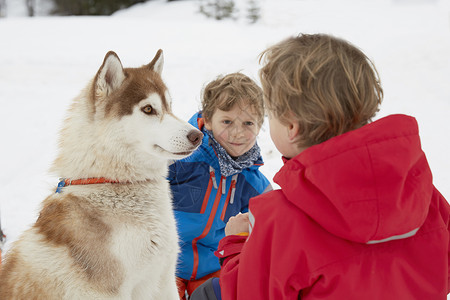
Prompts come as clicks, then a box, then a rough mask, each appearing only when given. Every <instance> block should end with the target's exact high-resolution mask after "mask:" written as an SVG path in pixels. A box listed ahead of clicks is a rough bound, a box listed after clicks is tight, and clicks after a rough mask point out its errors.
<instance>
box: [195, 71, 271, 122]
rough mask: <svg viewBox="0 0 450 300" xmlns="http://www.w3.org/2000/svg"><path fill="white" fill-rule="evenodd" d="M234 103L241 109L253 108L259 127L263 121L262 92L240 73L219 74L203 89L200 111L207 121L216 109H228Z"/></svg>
mask: <svg viewBox="0 0 450 300" xmlns="http://www.w3.org/2000/svg"><path fill="white" fill-rule="evenodd" d="M235 104H238V105H239V106H240V108H241V109H242V110H253V112H254V113H256V115H257V117H258V119H257V120H256V121H257V123H258V126H259V127H261V125H262V123H263V121H264V101H263V92H262V89H261V88H260V87H259V86H258V85H257V84H256V83H255V82H254V81H253V80H251V79H250V78H249V77H248V76H246V75H244V74H242V73H231V74H228V75H225V76H219V77H217V78H216V79H215V80H213V81H211V82H210V83H208V84H207V85H206V87H205V88H204V90H203V95H202V113H203V117H204V118H205V120H207V121H208V120H211V118H212V116H213V114H214V112H215V111H216V109H220V110H224V111H229V110H230V109H231V108H232V107H233V106H234V105H235Z"/></svg>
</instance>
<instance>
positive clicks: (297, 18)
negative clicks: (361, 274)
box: [0, 0, 450, 245]
mask: <svg viewBox="0 0 450 300" xmlns="http://www.w3.org/2000/svg"><path fill="white" fill-rule="evenodd" d="M237 1H238V2H239V1H242V0H237ZM22 2H23V3H24V2H25V1H19V0H7V3H8V5H9V6H8V17H7V18H3V19H0V141H1V147H0V209H1V221H2V227H3V229H4V230H5V233H6V234H7V235H8V241H9V242H11V241H13V240H14V239H16V238H17V237H18V235H19V234H20V232H22V231H23V230H24V229H26V228H27V227H28V226H29V225H30V224H31V223H32V222H34V220H35V219H36V216H37V211H38V206H39V203H40V201H42V200H43V199H44V198H45V197H46V195H48V194H49V193H52V192H53V190H54V187H55V185H56V183H57V177H55V176H53V175H51V174H47V170H48V168H49V166H50V164H51V162H52V160H53V159H54V157H55V152H56V146H57V144H56V137H57V134H58V130H59V128H60V126H61V122H62V120H63V118H64V116H65V110H66V109H67V107H68V105H69V103H70V102H71V100H72V99H73V98H74V97H75V96H76V95H77V94H78V92H79V90H80V89H81V88H83V87H84V86H85V85H86V83H87V81H88V80H89V79H90V78H91V77H93V76H94V74H95V72H96V71H97V69H98V68H99V67H100V65H101V63H102V61H103V57H104V55H105V54H106V52H107V51H109V50H114V51H116V52H117V53H118V54H119V56H120V58H121V60H122V63H123V64H124V66H127V67H134V66H140V65H142V64H146V63H148V62H150V60H151V59H152V58H153V56H154V54H155V53H156V51H157V50H158V49H159V48H162V49H163V50H164V55H165V66H164V72H163V77H164V79H165V80H166V82H167V84H168V86H169V89H170V90H171V94H172V97H173V99H174V108H175V113H176V114H178V115H179V116H181V117H182V118H185V119H188V118H189V117H190V116H191V115H192V114H193V113H194V112H195V111H196V110H197V109H198V108H199V102H200V91H201V88H202V87H203V85H204V84H205V83H207V82H208V81H210V80H211V79H213V78H214V77H216V76H217V75H218V74H223V73H227V72H235V71H242V72H244V73H246V74H248V75H249V76H251V77H252V78H254V79H256V80H257V79H258V76H257V71H258V69H259V65H258V61H257V56H258V54H259V53H260V52H261V51H262V50H264V49H265V48H266V47H267V46H269V45H271V44H274V43H276V42H278V41H280V40H281V39H284V38H286V37H288V36H292V35H296V34H298V33H301V32H302V33H316V32H324V33H330V34H333V35H335V36H339V37H342V38H345V39H347V40H349V41H351V42H352V43H354V44H356V45H357V46H359V47H360V48H361V49H363V51H364V52H365V53H367V54H368V56H369V57H370V58H372V59H373V60H374V62H375V64H376V66H377V68H378V70H379V72H380V76H381V80H382V84H383V86H384V91H385V100H384V103H383V105H382V109H381V111H380V113H379V117H381V116H385V115H388V114H392V113H405V114H410V115H413V116H415V117H416V118H417V120H418V122H419V126H420V131H421V136H422V144H423V148H424V150H425V152H426V153H427V155H428V160H429V163H430V165H431V168H432V171H433V173H434V182H435V185H436V186H437V187H438V189H440V191H441V192H442V193H443V195H444V196H446V197H447V199H450V159H449V156H448V153H449V150H448V149H450V139H449V131H450V123H449V122H448V113H449V112H450V1H449V0H440V1H439V0H435V1H433V0H429V1H426V0H415V1H414V0H403V1H402V0H367V1H358V0H339V1H337V0H261V6H262V15H263V17H262V19H261V20H260V22H259V23H257V24H253V25H251V24H248V23H247V22H246V21H245V20H244V19H241V20H239V21H222V22H218V21H214V20H210V19H206V18H205V17H204V16H202V15H200V14H198V13H197V11H198V2H197V1H194V0H184V1H174V2H166V1H163V0H154V1H150V2H147V3H144V4H139V5H135V6H134V7H131V8H129V9H127V10H124V11H121V12H118V13H116V14H115V15H113V16H111V17H47V16H45V12H46V10H48V7H47V6H45V4H46V3H45V1H44V0H40V1H38V4H39V3H43V7H41V8H39V7H38V14H40V15H41V16H38V17H35V18H26V17H24V16H25V8H24V7H23V6H22V5H21V3H22ZM243 5H244V4H243V3H242V2H241V3H240V6H243ZM267 129H268V128H267V125H266V127H264V128H263V130H262V132H261V135H260V137H259V140H258V142H259V144H260V146H261V147H262V150H263V157H264V159H265V162H266V164H265V166H264V167H263V168H262V171H263V172H264V173H265V174H266V175H267V177H269V178H272V177H273V175H274V174H275V172H276V171H277V170H278V169H279V168H280V166H281V159H280V156H279V153H278V152H277V150H276V149H275V148H274V146H273V145H272V144H271V142H270V138H269V133H268V130H267ZM9 244H10V243H8V245H9Z"/></svg>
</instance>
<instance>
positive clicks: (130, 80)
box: [91, 50, 203, 159]
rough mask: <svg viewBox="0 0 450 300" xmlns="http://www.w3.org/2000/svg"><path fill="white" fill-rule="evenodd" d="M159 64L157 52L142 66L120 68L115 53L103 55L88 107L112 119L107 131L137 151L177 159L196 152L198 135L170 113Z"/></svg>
mask: <svg viewBox="0 0 450 300" xmlns="http://www.w3.org/2000/svg"><path fill="white" fill-rule="evenodd" d="M163 63H164V58H163V52H162V50H159V51H158V52H157V53H156V56H155V57H154V59H153V60H152V61H151V62H150V63H149V64H148V65H144V66H142V67H140V68H125V69H124V68H123V67H122V64H121V62H120V59H119V57H118V56H117V54H116V53H114V52H108V53H107V54H106V56H105V59H104V61H103V64H102V66H101V67H100V69H99V70H98V72H97V75H96V76H95V79H94V82H93V88H92V92H93V95H91V99H92V109H93V111H94V116H95V117H97V118H99V119H103V118H104V119H105V120H106V121H107V122H108V123H111V120H115V121H117V124H114V125H112V127H110V128H111V129H116V130H117V131H118V132H116V134H118V135H121V140H122V141H123V142H124V143H125V144H129V145H133V147H134V148H136V149H135V150H137V151H138V152H142V153H146V154H149V155H153V156H157V157H161V158H167V159H180V158H183V157H186V156H188V155H189V154H191V153H192V152H193V151H194V150H195V149H197V147H198V146H199V145H200V144H201V141H202V137H203V134H202V133H201V132H200V131H199V130H197V129H196V128H194V127H193V126H192V125H190V124H189V123H187V122H185V121H182V120H180V119H179V118H177V117H176V116H174V115H173V113H172V108H171V98H170V94H169V92H168V90H167V87H166V85H165V84H164V82H163V80H162V79H161V72H162V68H163ZM113 123H114V122H113ZM111 134H112V133H111Z"/></svg>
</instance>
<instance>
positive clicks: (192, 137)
mask: <svg viewBox="0 0 450 300" xmlns="http://www.w3.org/2000/svg"><path fill="white" fill-rule="evenodd" d="M187 138H188V140H189V141H190V142H191V143H192V145H194V146H198V145H199V144H200V143H201V142H202V139H203V133H202V132H201V131H199V130H197V129H194V130H191V131H189V133H188V135H187Z"/></svg>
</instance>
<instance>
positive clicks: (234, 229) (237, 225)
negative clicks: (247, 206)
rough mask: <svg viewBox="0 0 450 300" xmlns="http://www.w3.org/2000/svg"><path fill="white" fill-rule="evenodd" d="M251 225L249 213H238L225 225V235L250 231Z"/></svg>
mask: <svg viewBox="0 0 450 300" xmlns="http://www.w3.org/2000/svg"><path fill="white" fill-rule="evenodd" d="M249 226H250V222H249V220H248V213H245V214H238V215H236V216H234V217H231V218H230V219H229V220H228V223H227V226H225V235H234V234H239V233H242V232H247V233H248V228H249Z"/></svg>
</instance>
